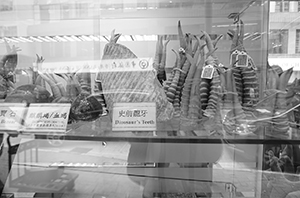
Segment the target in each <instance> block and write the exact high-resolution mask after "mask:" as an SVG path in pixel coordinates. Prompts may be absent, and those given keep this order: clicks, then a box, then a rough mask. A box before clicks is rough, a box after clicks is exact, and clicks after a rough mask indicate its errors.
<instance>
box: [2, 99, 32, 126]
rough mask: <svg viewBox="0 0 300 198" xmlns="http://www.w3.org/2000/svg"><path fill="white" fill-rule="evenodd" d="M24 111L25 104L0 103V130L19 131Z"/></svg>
mask: <svg viewBox="0 0 300 198" xmlns="http://www.w3.org/2000/svg"><path fill="white" fill-rule="evenodd" d="M25 111H26V104H25V103H1V105H0V130H5V131H19V130H21V129H22V120H23V117H24V113H25Z"/></svg>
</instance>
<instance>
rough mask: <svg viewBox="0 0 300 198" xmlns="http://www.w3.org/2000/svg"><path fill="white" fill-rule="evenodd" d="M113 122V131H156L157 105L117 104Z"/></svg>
mask: <svg viewBox="0 0 300 198" xmlns="http://www.w3.org/2000/svg"><path fill="white" fill-rule="evenodd" d="M112 122H113V123H112V130H113V131H155V130H156V104H155V103H154V102H153V103H115V104H114V107H113V120H112Z"/></svg>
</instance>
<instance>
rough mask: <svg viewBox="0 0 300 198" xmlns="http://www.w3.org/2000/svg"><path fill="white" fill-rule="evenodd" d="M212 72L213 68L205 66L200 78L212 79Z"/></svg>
mask: <svg viewBox="0 0 300 198" xmlns="http://www.w3.org/2000/svg"><path fill="white" fill-rule="evenodd" d="M214 70H215V69H214V67H213V66H211V65H206V66H205V67H204V68H203V70H202V74H201V78H206V79H212V77H213V74H214Z"/></svg>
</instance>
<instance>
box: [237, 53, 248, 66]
mask: <svg viewBox="0 0 300 198" xmlns="http://www.w3.org/2000/svg"><path fill="white" fill-rule="evenodd" d="M236 66H237V67H247V66H248V55H247V53H246V52H239V54H238V55H237V63H236Z"/></svg>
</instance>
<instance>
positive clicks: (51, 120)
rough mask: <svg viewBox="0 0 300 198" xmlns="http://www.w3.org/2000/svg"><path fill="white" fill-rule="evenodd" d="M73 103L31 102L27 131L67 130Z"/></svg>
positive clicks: (26, 125)
mask: <svg viewBox="0 0 300 198" xmlns="http://www.w3.org/2000/svg"><path fill="white" fill-rule="evenodd" d="M70 108H71V104H67V103H65V104H59V103H50V104H38V103H37V104H30V106H29V107H28V111H27V114H26V117H25V129H24V131H27V132H42V133H45V132H46V133H48V132H49V131H51V132H61V133H63V132H65V131H66V128H67V124H68V119H69V112H70Z"/></svg>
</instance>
